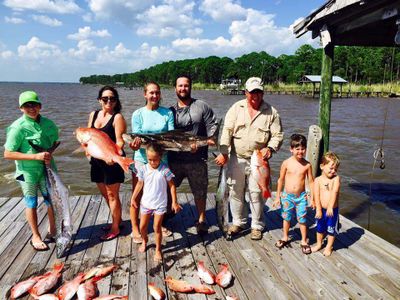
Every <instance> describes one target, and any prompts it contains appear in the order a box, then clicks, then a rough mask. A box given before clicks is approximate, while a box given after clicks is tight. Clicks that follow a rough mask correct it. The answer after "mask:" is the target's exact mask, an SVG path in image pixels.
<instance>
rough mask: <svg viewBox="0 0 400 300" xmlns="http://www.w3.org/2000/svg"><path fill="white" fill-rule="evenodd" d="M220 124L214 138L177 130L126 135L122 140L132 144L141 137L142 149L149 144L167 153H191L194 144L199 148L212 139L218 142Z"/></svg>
mask: <svg viewBox="0 0 400 300" xmlns="http://www.w3.org/2000/svg"><path fill="white" fill-rule="evenodd" d="M220 124H221V122H219V123H218V125H217V129H216V130H215V132H214V134H213V136H212V137H205V136H197V135H193V134H190V133H187V132H184V131H182V130H179V129H177V130H170V131H167V132H163V133H147V134H144V133H128V134H126V133H124V134H123V135H122V138H123V139H124V141H125V142H126V143H131V142H133V140H134V139H135V138H136V137H139V138H140V139H141V141H142V143H141V147H145V146H146V145H147V144H149V143H155V144H158V145H160V146H161V147H162V148H163V149H164V150H166V151H183V152H189V151H191V150H192V148H191V145H192V144H196V145H197V147H198V148H199V147H205V146H207V145H208V143H207V141H208V140H209V139H210V138H212V139H214V140H215V142H217V140H218V133H219V125H220Z"/></svg>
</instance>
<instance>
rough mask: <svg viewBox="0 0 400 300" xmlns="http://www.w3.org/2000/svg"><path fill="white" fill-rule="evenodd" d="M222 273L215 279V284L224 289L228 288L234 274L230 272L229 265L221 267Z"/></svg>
mask: <svg viewBox="0 0 400 300" xmlns="http://www.w3.org/2000/svg"><path fill="white" fill-rule="evenodd" d="M220 266H221V268H220V271H219V273H218V274H217V277H216V278H215V282H216V283H217V284H218V285H219V286H220V287H223V288H226V287H227V286H228V285H229V284H230V283H231V281H232V277H233V276H232V273H231V272H230V271H229V270H228V265H227V264H221V265H220Z"/></svg>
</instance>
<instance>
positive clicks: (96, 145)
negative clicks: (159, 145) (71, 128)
mask: <svg viewBox="0 0 400 300" xmlns="http://www.w3.org/2000/svg"><path fill="white" fill-rule="evenodd" d="M75 136H76V138H77V140H78V141H79V143H81V146H82V147H83V148H84V149H85V151H86V153H87V154H88V155H90V156H92V157H94V158H97V159H101V160H103V161H105V162H107V163H117V164H119V165H120V166H121V168H122V169H123V170H124V171H125V172H126V173H128V172H129V165H130V164H132V163H133V160H132V159H130V158H128V157H123V156H121V154H122V153H121V150H120V149H119V148H118V146H117V145H116V144H115V143H114V142H113V141H112V140H111V138H110V137H109V136H108V135H107V134H106V133H105V132H103V131H101V130H99V129H96V128H77V129H76V130H75Z"/></svg>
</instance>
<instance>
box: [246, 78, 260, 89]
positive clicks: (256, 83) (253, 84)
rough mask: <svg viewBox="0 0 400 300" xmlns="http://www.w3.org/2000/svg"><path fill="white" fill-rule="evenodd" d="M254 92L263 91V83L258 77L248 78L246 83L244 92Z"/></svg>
mask: <svg viewBox="0 0 400 300" xmlns="http://www.w3.org/2000/svg"><path fill="white" fill-rule="evenodd" d="M254 90H260V91H263V90H264V87H263V82H262V80H261V78H260V77H250V78H249V79H247V81H246V91H248V92H252V91H254Z"/></svg>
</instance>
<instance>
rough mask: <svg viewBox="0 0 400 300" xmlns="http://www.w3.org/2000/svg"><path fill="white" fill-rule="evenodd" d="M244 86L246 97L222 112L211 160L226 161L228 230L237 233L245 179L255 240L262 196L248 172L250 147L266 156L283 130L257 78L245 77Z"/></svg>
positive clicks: (259, 235) (243, 216)
mask: <svg viewBox="0 0 400 300" xmlns="http://www.w3.org/2000/svg"><path fill="white" fill-rule="evenodd" d="M245 88H246V99H244V100H240V101H238V102H236V103H235V104H233V105H232V107H231V108H230V109H229V110H228V112H227V113H226V116H225V121H224V127H223V130H222V136H221V139H220V151H221V153H220V154H219V155H218V156H217V157H216V159H215V162H216V163H217V165H219V166H222V165H225V164H226V163H228V172H227V174H228V175H227V176H228V180H227V183H228V186H229V189H230V193H229V198H230V208H231V213H232V217H233V220H232V226H230V228H229V229H228V233H229V234H236V233H239V232H240V231H241V230H243V229H244V228H245V226H246V223H247V215H248V213H247V206H246V203H245V196H244V193H245V190H246V182H247V183H248V190H249V194H250V210H251V215H252V221H251V238H252V239H254V240H259V239H261V238H262V231H263V229H264V226H265V222H264V211H263V209H264V205H265V200H264V199H263V198H262V196H261V190H260V188H259V187H258V185H257V182H256V181H255V180H254V178H253V176H252V175H251V172H250V157H251V155H252V154H253V151H254V150H260V151H261V153H262V155H263V158H264V159H266V160H268V159H270V158H271V157H272V154H273V153H274V152H276V151H278V150H279V148H280V146H281V144H282V141H283V131H282V124H281V120H280V117H279V114H278V112H277V110H276V109H275V108H274V107H272V106H271V105H269V104H268V103H267V102H265V101H264V100H263V96H264V87H263V85H262V81H261V78H258V77H251V78H249V79H248V80H247V81H246V85H245ZM228 161H229V162H228Z"/></svg>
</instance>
